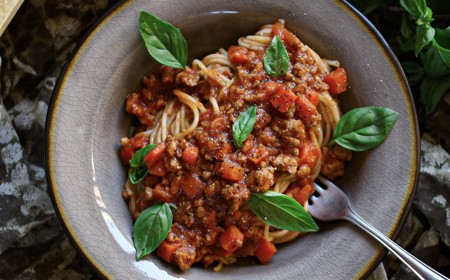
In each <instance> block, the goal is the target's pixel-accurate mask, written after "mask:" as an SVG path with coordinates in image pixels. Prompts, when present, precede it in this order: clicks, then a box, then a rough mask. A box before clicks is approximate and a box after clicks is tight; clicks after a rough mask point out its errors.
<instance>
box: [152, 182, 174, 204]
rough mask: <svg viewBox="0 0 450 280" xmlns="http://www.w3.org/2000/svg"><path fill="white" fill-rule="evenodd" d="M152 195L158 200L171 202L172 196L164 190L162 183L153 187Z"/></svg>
mask: <svg viewBox="0 0 450 280" xmlns="http://www.w3.org/2000/svg"><path fill="white" fill-rule="evenodd" d="M152 195H153V197H154V198H155V199H157V200H158V201H160V202H172V201H173V196H172V195H171V194H170V193H169V192H168V191H167V190H166V188H165V187H164V186H163V185H162V184H158V185H156V186H155V187H154V188H153V192H152Z"/></svg>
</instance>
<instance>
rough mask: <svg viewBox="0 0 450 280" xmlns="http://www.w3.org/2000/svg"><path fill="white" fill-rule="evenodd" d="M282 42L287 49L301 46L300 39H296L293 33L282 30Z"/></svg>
mask: <svg viewBox="0 0 450 280" xmlns="http://www.w3.org/2000/svg"><path fill="white" fill-rule="evenodd" d="M283 42H284V44H285V46H286V47H287V48H290V47H294V46H295V45H300V44H301V42H300V39H298V38H297V37H296V36H295V35H294V33H292V32H290V31H289V30H286V29H284V30H283Z"/></svg>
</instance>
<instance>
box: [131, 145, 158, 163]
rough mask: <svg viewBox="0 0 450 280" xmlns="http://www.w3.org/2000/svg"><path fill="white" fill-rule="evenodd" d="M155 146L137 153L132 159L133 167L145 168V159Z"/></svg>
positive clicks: (141, 149)
mask: <svg viewBox="0 0 450 280" xmlns="http://www.w3.org/2000/svg"><path fill="white" fill-rule="evenodd" d="M155 147H156V145H155V144H151V145H148V146H145V147H143V148H140V149H139V150H138V151H137V152H136V153H134V155H133V157H132V158H131V159H130V166H131V167H143V166H145V162H144V158H145V156H146V155H148V153H149V152H150V151H151V150H153V148H155Z"/></svg>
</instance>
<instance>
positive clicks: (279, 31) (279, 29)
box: [272, 19, 284, 40]
mask: <svg viewBox="0 0 450 280" xmlns="http://www.w3.org/2000/svg"><path fill="white" fill-rule="evenodd" d="M283 31H284V19H279V20H277V21H276V22H275V23H274V24H273V27H272V36H278V37H279V38H280V39H281V40H283V39H284V33H283Z"/></svg>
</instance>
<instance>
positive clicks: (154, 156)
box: [144, 143, 166, 169]
mask: <svg viewBox="0 0 450 280" xmlns="http://www.w3.org/2000/svg"><path fill="white" fill-rule="evenodd" d="M165 151H166V144H164V143H159V144H158V145H157V146H156V147H154V148H153V150H151V151H150V152H149V153H148V155H146V156H145V157H144V161H145V163H146V164H147V168H148V169H151V168H152V166H153V165H154V164H155V163H156V161H158V160H160V159H161V158H162V157H163V155H164V152H165Z"/></svg>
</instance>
